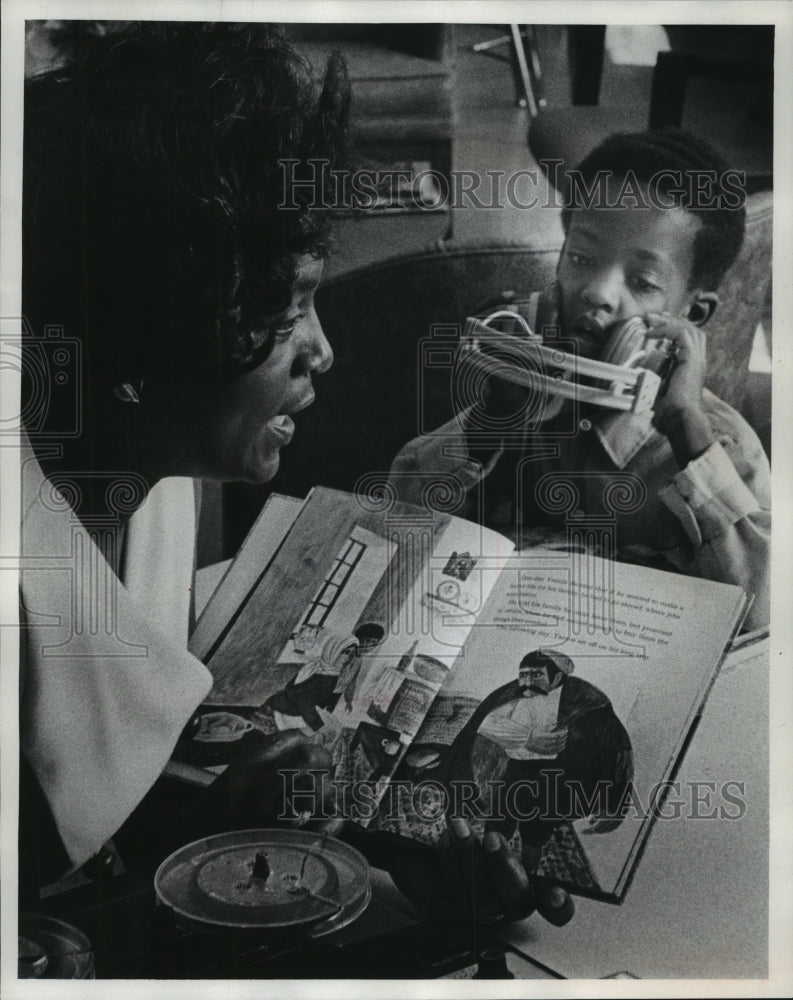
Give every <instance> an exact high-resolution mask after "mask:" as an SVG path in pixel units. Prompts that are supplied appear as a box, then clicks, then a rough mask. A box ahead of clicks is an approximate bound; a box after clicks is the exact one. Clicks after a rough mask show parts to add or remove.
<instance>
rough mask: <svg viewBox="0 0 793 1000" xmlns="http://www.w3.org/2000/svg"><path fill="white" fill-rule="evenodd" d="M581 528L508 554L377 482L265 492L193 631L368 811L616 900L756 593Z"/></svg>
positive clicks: (370, 818)
mask: <svg viewBox="0 0 793 1000" xmlns="http://www.w3.org/2000/svg"><path fill="white" fill-rule="evenodd" d="M576 530H577V529H572V528H571V531H570V535H569V537H568V538H567V539H565V540H563V541H564V544H562V545H560V546H559V547H539V548H532V549H528V550H524V551H521V552H515V550H514V546H513V545H512V543H511V542H509V541H508V540H507V539H505V538H504V537H503V536H501V535H499V534H497V533H496V532H494V531H491V530H489V529H487V528H484V527H481V526H480V525H477V524H473V523H471V522H468V521H464V520H462V519H460V518H457V517H454V516H451V515H448V514H444V513H439V512H434V511H430V510H427V509H423V508H415V507H410V506H408V505H403V504H399V503H392V502H389V500H388V497H387V496H383V497H375V496H373V495H372V496H359V495H350V494H345V493H340V492H337V491H334V490H330V489H325V488H316V489H315V490H314V491H313V492H312V493H311V494H310V496H309V497H308V499H307V500H305V501H299V500H294V499H291V498H286V497H281V496H278V495H274V496H272V497H271V498H270V499H269V501H268V502H267V504H266V505H265V507H264V509H263V511H262V513H261V515H260V517H259V519H258V520H257V522H256V524H255V525H254V527H253V528H252V529H251V532H250V534H249V535H248V538H247V539H246V541H245V543H244V544H243V546H242V548H241V550H240V552H239V554H238V556H237V557H236V559H235V560H234V562H233V563H232V564H231V566H230V568H229V569H228V571H227V572H226V574H225V576H224V577H223V579H222V581H221V583H220V585H219V586H218V588H217V589H216V591H215V593H214V594H213V596H212V598H211V599H210V600H209V603H208V604H207V606H206V608H205V610H204V612H203V614H202V615H201V617H200V619H199V621H198V623H197V626H196V629H195V632H194V634H193V637H192V640H191V649H192V651H193V652H194V653H195V654H196V655H197V656H199V657H200V658H201V659H203V660H204V662H206V663H207V665H208V666H209V669H210V670H211V672H212V674H213V677H214V686H213V689H212V692H211V694H210V696H209V698H208V699H207V703H208V705H211V706H214V707H216V708H218V709H229V710H233V711H234V712H236V713H239V714H240V715H242V716H244V717H245V718H246V719H247V720H249V722H251V723H252V724H253V725H254V726H255V727H256V728H258V729H260V730H263V731H264V732H276V731H278V730H283V729H292V728H299V729H302V730H304V731H305V732H306V733H307V734H309V735H311V737H312V738H313V739H316V740H317V741H318V742H322V743H323V744H324V745H325V746H326V747H327V748H328V750H329V751H330V752H331V754H332V757H333V761H334V766H335V770H334V785H335V788H336V789H337V790H338V794H339V809H340V810H343V812H342V814H343V815H344V816H345V817H346V818H348V819H351V820H353V821H355V822H357V823H359V824H360V825H361V826H364V827H367V828H369V829H376V830H388V831H390V832H391V833H392V834H398V835H402V836H405V837H410V838H413V839H418V840H422V841H424V842H426V843H430V844H433V843H437V842H438V840H439V839H440V838H441V837H442V836H443V832H444V829H445V824H446V822H447V819H448V818H449V817H451V816H453V815H462V816H464V817H465V818H466V819H468V820H469V822H470V824H471V827H472V829H473V831H474V833H475V834H477V835H481V834H483V833H484V832H486V831H487V830H490V829H493V830H497V831H499V832H501V833H503V834H504V836H506V837H507V839H509V840H510V841H511V843H512V844H513V845H514V847H515V849H516V850H518V851H520V852H521V856H522V859H523V860H524V864H526V866H527V868H529V869H530V870H531V871H532V872H533V873H536V874H538V875H540V876H544V877H547V878H549V879H553V880H554V881H556V882H558V883H559V884H562V885H564V886H565V887H566V888H568V889H570V890H571V891H574V892H579V893H583V894H586V895H592V896H595V897H597V898H602V899H607V900H610V901H613V902H618V901H620V900H621V898H622V897H623V896H624V893H625V891H626V889H627V887H628V885H629V882H630V879H631V876H632V874H633V871H634V870H635V867H636V865H637V863H638V860H639V857H640V854H641V851H642V848H643V845H644V843H645V841H646V838H647V836H648V834H649V831H650V828H651V825H652V823H653V821H654V819H655V818H656V817H657V816H658V815H659V814H660V815H664V803H665V800H666V796H667V793H668V792H669V789H670V788H671V787H673V784H672V783H673V779H674V773H675V769H676V767H677V765H678V763H679V760H680V757H681V753H682V752H683V750H684V747H685V745H686V742H687V740H688V739H689V738H690V735H691V733H692V730H693V727H694V724H695V721H696V719H697V717H698V714H699V713H700V712H701V709H702V706H703V704H704V701H705V698H706V697H707V694H708V691H709V689H710V686H711V684H712V683H713V680H714V678H715V676H716V673H717V671H718V669H719V666H720V664H721V662H722V659H723V656H724V653H725V650H726V649H727V647H728V646H729V645H730V643H731V641H732V639H733V638H734V636H735V634H736V632H737V630H738V629H739V627H740V624H741V622H742V620H743V617H744V615H745V613H746V609H747V605H748V600H747V597H746V595H745V594H744V592H743V591H742V590H741V589H740V588H738V587H733V586H728V585H724V584H717V583H712V582H710V581H707V580H701V579H694V578H691V577H685V576H681V575H677V574H670V573H666V572H661V571H658V570H653V569H648V568H645V567H641V566H634V565H629V564H624V563H618V562H615V561H613V560H607V559H601V558H598V557H595V556H593V555H591V554H589V553H587V552H586V551H583V547H582V546H580V545H579V544H578V538H579V537H580V534H581V533H580V531H579V533H578V535H576Z"/></svg>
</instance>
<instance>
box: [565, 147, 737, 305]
mask: <svg viewBox="0 0 793 1000" xmlns="http://www.w3.org/2000/svg"><path fill="white" fill-rule="evenodd" d="M662 172H664V176H659V175H661V174H662ZM667 172H669V173H667ZM706 172H707V173H710V174H711V175H712V176H713V182H712V185H710V187H709V190H708V198H707V199H703V198H702V197H701V193H698V192H697V190H696V189H695V188H694V187H692V186H690V185H689V186H686V185H683V187H684V188H685V187H688V190H685V191H677V190H676V183H675V180H674V179H673V178H672V177H671V176H670V174H678V175H682V176H683V178H685V177H686V176H691V175H693V174H695V173H696V174H701V175H704V174H705V173H706ZM574 173H575V174H577V175H579V176H580V178H581V180H582V181H583V182H584V183H586V184H589V185H591V184H593V183H594V181H595V180H596V178H597V175H599V174H600V175H602V176H605V175H607V174H609V173H610V174H613V175H614V176H615V177H624V176H625V175H627V174H629V173H630V175H631V176H632V177H634V178H635V179H636V180H637V181H641V182H644V183H647V182H649V181H650V180H651V179H653V178H656V179H657V180H658V182H659V191H660V192H661V193H662V194H665V195H667V196H669V201H672V202H673V203H674V204H675V205H678V206H680V207H682V208H685V209H687V210H688V211H689V212H692V213H693V214H694V215H696V216H697V218H698V219H700V220H701V222H702V226H701V228H700V230H699V232H698V233H697V236H696V240H695V243H694V263H693V266H692V269H691V275H690V278H689V287H690V288H694V287H698V288H702V289H703V290H707V291H712V290H714V289H716V288H718V286H719V285H720V284H721V280H722V278H723V277H724V275H725V273H726V271H727V269H728V268H729V266H730V265H731V264H732V262H733V261H734V260H735V258H736V257H737V256H738V252H739V251H740V249H741V244H742V242H743V233H744V227H745V224H746V209H745V206H744V201H745V197H744V193H743V191H738V192H737V193H736V189H735V186H734V184H732V183H731V184H730V185H728V186H725V184H724V181H725V175H727V179H728V180H729V181H731V182H734V181H735V180H736V178H737V171H733V170H730V168H729V166H728V164H727V162H726V160H725V159H724V157H723V156H722V154H721V153H720V152H719V151H718V150H717V149H716V147H715V146H713V145H711V143H709V142H707V141H706V140H705V139H702V138H701V137H700V136H698V135H695V134H694V133H692V132H687V131H685V130H684V129H678V128H668V129H660V130H658V131H647V132H633V133H619V134H617V135H612V136H610V137H609V138H608V139H606V140H605V141H604V142H602V143H601V144H600V145H599V146H597V147H596V148H595V149H593V150H592V152H591V153H589V154H588V155H587V156H586V157H584V159H583V160H582V161H581V163H580V164H579V165H578V167H577V168H576V170H575V171H574ZM736 194H737V196H736ZM670 195H671V196H670ZM702 203H704V204H706V205H708V206H709V207H703V204H702ZM714 205H715V207H713V206H714ZM575 210H576V206H575V204H573V203H572V191H571V190H568V193H567V198H566V203H565V206H564V208H563V210H562V225H563V227H564V231H565V235H566V234H567V232H568V230H569V228H570V221H571V218H572V213H573V212H574V211H575Z"/></svg>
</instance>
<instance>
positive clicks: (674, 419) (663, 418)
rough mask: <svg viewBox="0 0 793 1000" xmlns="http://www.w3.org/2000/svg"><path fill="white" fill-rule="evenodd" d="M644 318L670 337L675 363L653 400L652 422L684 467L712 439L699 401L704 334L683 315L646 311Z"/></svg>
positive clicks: (656, 331) (704, 361) (704, 362)
mask: <svg viewBox="0 0 793 1000" xmlns="http://www.w3.org/2000/svg"><path fill="white" fill-rule="evenodd" d="M644 321H645V322H646V323H647V325H648V326H649V327H650V329H651V330H652V331H653V333H654V334H657V336H659V337H666V338H667V339H668V340H670V341H671V342H672V345H673V350H674V351H675V365H674V368H673V370H672V374H671V377H670V379H669V383H668V385H667V387H666V391H665V392H663V393H662V394H659V396H658V398H657V399H656V401H655V407H654V413H653V424H654V425H655V427H656V428H657V429H658V430H659V431H660V432H661V433H662V434H664V435H665V436H666V437H667V438H668V439H669V443H670V444H671V446H672V450H673V451H674V453H675V458H676V459H677V462H678V464H679V465H680V467H681V468H685V466H686V465H688V463H689V462H690V461H692V460H693V459H695V458H697V457H698V456H699V455H701V454H702V453H703V452H705V451H707V449H708V448H709V447H710V446H711V445H712V444H713V442H714V441H715V437H714V435H713V429H712V427H711V425H710V420H709V419H708V416H707V414H706V413H705V409H704V407H703V403H702V390H703V388H704V385H705V375H706V372H707V339H706V335H705V332H704V331H703V330H702V329H701V328H700V327H698V326H694V324H693V323H691V322H689V320H687V319H685V318H684V317H682V316H670V315H668V314H666V313H664V314H661V313H648V314H647V315H646V316H645V317H644Z"/></svg>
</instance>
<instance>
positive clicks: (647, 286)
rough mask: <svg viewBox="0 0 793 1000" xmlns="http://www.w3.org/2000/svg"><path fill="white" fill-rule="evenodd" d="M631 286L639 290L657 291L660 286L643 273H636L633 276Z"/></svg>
mask: <svg viewBox="0 0 793 1000" xmlns="http://www.w3.org/2000/svg"><path fill="white" fill-rule="evenodd" d="M633 287H634V288H635V289H636V290H637V291H639V292H657V291H660V286H659V285H658V283H657V282H655V281H654V280H653V279H652V278H648V277H646V276H645V275H643V274H637V275H634V277H633Z"/></svg>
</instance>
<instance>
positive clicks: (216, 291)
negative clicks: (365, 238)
mask: <svg viewBox="0 0 793 1000" xmlns="http://www.w3.org/2000/svg"><path fill="white" fill-rule="evenodd" d="M76 48H77V51H78V52H79V59H78V60H77V61H75V62H73V63H72V64H71V65H68V66H66V67H65V68H63V69H62V70H58V71H55V72H51V73H48V74H45V75H43V76H40V77H37V78H34V79H32V80H31V81H30V82H29V85H28V88H27V92H26V105H25V148H24V170H25V173H24V208H23V216H24V232H23V307H24V313H25V316H26V318H27V320H28V323H29V335H28V337H27V343H26V348H25V355H26V357H25V366H24V372H23V392H24V397H23V398H24V413H25V415H26V421H25V423H26V440H25V442H24V449H25V450H24V453H23V469H22V475H23V493H24V497H23V556H24V558H25V565H26V566H27V567H30V568H29V569H26V571H25V572H24V573H23V579H22V617H23V621H24V623H25V626H26V628H25V637H24V641H23V664H22V691H21V708H20V721H21V730H22V737H21V738H22V751H23V754H22V756H23V763H22V785H21V807H20V843H21V852H20V855H21V861H22V864H21V879H22V884H23V886H24V885H32V886H36V885H40V884H41V883H42V882H44V881H47V880H48V879H50V878H52V877H54V876H55V875H57V874H59V873H60V872H61V871H63V870H66V869H69V868H73V867H75V866H79V865H82V864H83V863H84V862H86V861H87V860H88V859H90V858H92V857H93V856H95V855H96V854H97V852H99V851H100V850H101V848H102V845H103V844H104V843H105V842H106V841H107V840H108V838H110V837H113V838H114V840H115V842H116V843H117V844H119V845H121V847H122V851H123V848H124V845H125V844H128V845H130V846H131V848H132V850H133V856H134V855H137V856H138V857H145V858H146V859H147V860H149V861H150V860H152V859H155V858H161V857H163V856H164V854H165V853H167V851H168V850H169V849H172V848H173V847H175V846H178V845H180V844H183V843H185V842H187V841H189V840H191V839H195V838H196V837H198V836H203V835H206V834H209V833H212V832H216V831H219V830H225V829H232V828H235V827H253V826H258V825H266V824H267V823H270V822H272V820H273V818H274V817H275V816H276V815H277V813H278V811H279V809H278V792H279V788H280V785H279V782H278V769H279V768H283V767H290V768H295V767H297V768H304V769H313V770H314V771H316V770H318V769H322V768H323V767H326V766H327V764H328V760H327V758H326V756H325V755H324V752H323V751H320V750H318V749H317V748H316V747H314V746H313V745H312V744H311V743H309V742H307V741H306V740H305V738H304V737H303V736H302V735H301V734H299V733H295V732H285V733H280V734H278V735H277V736H275V737H273V738H270V739H266V740H265V739H263V740H262V741H261V743H260V744H259V745H258V746H257V747H256V748H255V749H254V750H253V751H252V752H251V754H250V755H249V758H248V759H246V760H245V761H242V762H238V763H235V764H234V765H232V766H231V767H229V768H228V769H227V771H226V772H225V774H224V775H223V776H222V777H221V778H220V779H218V780H217V781H215V782H214V784H213V785H212V786H211V787H210V788H209V789H208V790H206V791H205V792H203V793H202V794H200V795H192V796H190V797H187V796H185V795H184V794H177V793H176V792H175V791H174V790H173V789H169V790H168V792H167V793H166V794H163V793H162V781H161V780H160V775H161V772H162V769H163V767H164V765H165V763H166V762H167V760H168V759H169V756H170V753H171V751H172V749H173V746H174V744H175V742H176V740H177V738H178V737H179V735H180V732H181V731H182V729H183V727H184V726H185V724H186V723H187V722H188V720H189V719H190V717H191V715H192V713H193V712H194V710H195V708H196V706H197V705H198V704H199V703H200V702H201V700H202V699H203V698H204V697H205V696H206V694H207V692H208V691H209V688H210V677H209V674H208V672H207V670H206V668H205V667H204V666H203V665H202V664H201V663H200V662H199V661H198V660H196V659H195V658H194V657H192V656H191V655H190V654H189V653H188V652H187V651H186V640H187V634H188V629H189V623H190V615H191V594H192V590H191V587H192V569H193V539H194V526H195V490H194V486H193V482H192V479H194V478H196V479H210V480H218V481H229V480H235V481H243V482H249V483H261V482H265V481H267V480H269V479H270V478H272V476H273V475H274V474H275V472H276V470H277V468H278V463H279V454H280V449H281V448H282V447H283V446H285V445H286V444H288V443H289V440H290V439H291V437H292V434H293V433H294V429H295V428H294V420H293V418H294V416H295V414H297V413H298V412H299V411H301V410H302V409H304V408H305V407H307V406H308V405H310V403H311V401H312V400H313V396H314V387H313V380H314V378H315V376H317V375H320V374H322V373H323V372H325V371H326V370H327V369H328V368H329V366H330V364H331V362H332V352H331V348H330V346H329V344H328V343H327V341H326V340H325V337H324V335H323V332H322V329H321V327H320V324H319V322H318V320H317V316H316V313H315V312H314V305H313V295H314V291H315V289H316V287H317V284H318V282H319V280H320V276H321V273H322V259H323V255H324V253H325V252H326V249H327V233H328V220H327V216H326V213H325V212H324V211H323V210H322V204H323V203H327V202H329V201H330V199H329V198H325V197H324V195H325V194H326V192H323V191H322V189H321V184H320V182H319V181H317V177H320V178H324V179H327V180H328V182H330V179H331V171H330V170H327V171H325V172H322V171H319V172H317V171H315V164H316V161H317V160H320V161H325V162H326V163H327V164H328V165H329V166H330V167H331V168H332V167H334V166H336V165H338V163H339V161H340V155H341V153H342V149H341V146H342V138H343V135H344V123H345V119H346V116H347V108H348V100H349V88H348V85H347V83H346V79H345V75H344V70H343V67H342V65H341V63H340V61H339V60H337V59H333V60H331V62H330V64H329V66H328V70H327V73H326V76H325V80H324V83H323V85H322V88H321V91H320V93H319V94H318V95H317V93H316V91H315V88H314V86H313V85H312V83H311V80H310V74H309V72H308V71H307V68H306V67H305V66H304V64H303V63H302V62H301V61H300V60H299V59H298V58H297V57H296V55H295V54H294V52H293V51H292V50H291V49H289V47H288V46H286V45H285V44H284V43H283V41H282V40H280V39H279V38H278V36H277V35H275V34H273V33H272V32H270V31H269V30H267V29H266V28H265V27H264V26H252V27H251V26H248V27H243V26H236V25H230V24H225V25H200V24H182V25H174V24H164V23H163V24H151V25H146V24H143V25H140V24H132V25H126V26H123V27H122V28H121V30H118V31H116V30H105V33H104V34H100V35H98V36H97V37H93V38H89V37H87V34H86V32H85V31H84V30H83V31H82V33H81V37H80V39H79V45H78V46H77V47H76ZM283 161H291V163H290V175H291V176H295V177H297V179H298V180H300V181H301V182H304V183H301V184H300V185H299V186H298V187H296V188H294V189H293V190H292V191H291V192H290V199H289V202H288V204H289V205H290V206H291V205H295V204H296V205H297V207H296V208H295V207H286V206H285V204H284V191H283V182H284V176H285V173H284V171H283V170H282V167H281V164H282V163H283ZM311 161H314V162H313V163H312V162H311ZM295 162H296V164H297V166H296V167H294V169H292V168H293V166H294V164H295ZM53 323H57V324H58V329H56V330H53V329H52V328H51V327H48V324H53ZM60 570H63V571H65V572H59V571H60ZM454 830H455V835H456V839H454V842H453V844H452V845H451V847H450V849H451V850H453V851H454V852H455V853H456V854H457V855H459V857H460V858H462V864H461V867H462V868H463V869H464V871H465V873H466V878H467V880H468V881H465V880H463V881H461V882H459V885H458V883H455V885H456V887H457V889H458V890H459V888H460V886H462V887H463V889H462V890H460V891H463V895H464V897H465V898H468V899H470V893H468V892H467V891H466V890H465V889H464V887H465V886H466V885H468V883H469V882H470V879H471V878H472V877H473V870H472V868H471V865H470V860H471V858H472V857H473V854H472V853H471V840H470V832H469V831H468V830H467V828H466V827H465V824H464V823H463V824H462V826H460V823H457V825H456V826H454ZM370 843H371V844H374V842H370ZM362 846H363V845H362ZM380 847H381V848H382V852H383V853H382V854H381V857H380V858H379V860H380V861H381V863H383V864H385V865H386V866H387V867H391V862H392V861H394V860H396V862H397V863H396V865H395V871H397V874H398V877H399V878H400V882H401V883H402V884H404V885H405V886H406V887H407V888H408V889H409V891H411V892H413V893H414V895H416V896H417V897H418V898H421V896H422V893H423V892H425V891H426V885H427V882H426V880H425V879H424V878H422V877H421V873H422V871H423V870H424V869H425V868H426V867H427V866H429V868H433V867H434V868H437V859H436V858H435V857H434V856H433V857H432V858H428V857H427V856H425V855H422V856H421V857H419V856H416V857H408V856H404V857H403V859H402V861H401V862H400V861H399V859H398V858H396V859H395V855H394V853H393V851H391V850H390V846H389V845H388V844H385V845H380ZM485 848H486V851H485V854H484V855H482V857H483V858H485V855H486V859H485V860H484V861H482V864H486V865H487V866H488V871H490V872H491V875H492V878H491V879H490V882H489V884H490V885H491V886H492V887H493V893H492V896H493V901H492V904H491V910H493V911H496V910H500V911H503V912H514V913H517V912H518V911H520V912H526V911H527V909H529V908H530V907H531V891H530V887H529V884H528V879H527V877H526V875H525V873H522V872H521V871H519V870H518V869H516V867H515V862H514V859H511V858H510V857H509V854H508V851H507V850H506V844H505V843H502V842H501V841H498V842H493V843H490V844H487V843H486V844H485ZM400 849H401V848H400ZM460 852H462V853H460ZM478 857H479V855H478V854H477V858H478ZM480 860H481V859H480ZM127 862H128V863H129V855H128V856H127ZM477 864H479V862H477ZM518 868H519V866H518ZM444 884H445V883H444ZM442 889H443V886H442V885H441V886H440V887H439V885H438V883H437V880H434V881H433V882H432V894H433V897H434V901H435V902H436V903H437V900H438V898H441V899H442V898H443V891H442ZM464 909H465V908H464V907H463V908H460V907H458V912H459V913H462V912H463V911H464Z"/></svg>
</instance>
